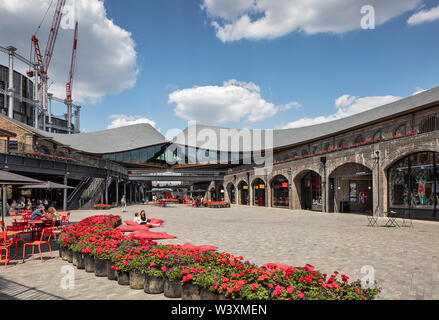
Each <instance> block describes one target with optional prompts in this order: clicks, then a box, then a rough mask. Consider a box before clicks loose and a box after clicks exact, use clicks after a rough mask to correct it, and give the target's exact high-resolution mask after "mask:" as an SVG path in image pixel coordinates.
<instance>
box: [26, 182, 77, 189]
mask: <svg viewBox="0 0 439 320" xmlns="http://www.w3.org/2000/svg"><path fill="white" fill-rule="evenodd" d="M19 189H75V188H74V187H70V186H67V185H64V184H59V183H55V182H52V181H44V182H41V183H38V184H30V185H25V186H22V187H20V188H19Z"/></svg>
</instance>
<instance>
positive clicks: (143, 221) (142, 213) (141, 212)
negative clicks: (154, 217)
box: [140, 210, 161, 227]
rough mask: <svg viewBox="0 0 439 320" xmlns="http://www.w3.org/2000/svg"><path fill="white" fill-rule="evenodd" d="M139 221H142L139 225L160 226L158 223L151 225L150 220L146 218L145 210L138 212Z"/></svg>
mask: <svg viewBox="0 0 439 320" xmlns="http://www.w3.org/2000/svg"><path fill="white" fill-rule="evenodd" d="M140 220H142V223H140V224H149V225H151V226H152V227H160V226H161V225H160V223H155V224H152V223H151V219H148V218H147V216H146V213H145V210H142V211H140Z"/></svg>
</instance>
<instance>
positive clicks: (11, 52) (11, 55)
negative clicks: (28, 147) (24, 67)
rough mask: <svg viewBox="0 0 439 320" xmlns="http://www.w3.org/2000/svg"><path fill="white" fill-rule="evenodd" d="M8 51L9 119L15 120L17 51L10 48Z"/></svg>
mask: <svg viewBox="0 0 439 320" xmlns="http://www.w3.org/2000/svg"><path fill="white" fill-rule="evenodd" d="M6 49H8V51H9V86H8V95H9V104H8V117H9V118H11V119H12V118H14V93H15V88H14V54H15V51H17V49H16V48H14V47H12V46H9V47H7V48H6Z"/></svg>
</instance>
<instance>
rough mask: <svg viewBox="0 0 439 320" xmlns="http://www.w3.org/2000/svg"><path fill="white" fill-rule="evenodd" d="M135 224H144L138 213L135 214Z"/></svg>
mask: <svg viewBox="0 0 439 320" xmlns="http://www.w3.org/2000/svg"><path fill="white" fill-rule="evenodd" d="M133 221H134V222H135V223H137V224H142V222H143V221H142V219H140V217H139V213H138V212H136V213H135V214H134V220H133Z"/></svg>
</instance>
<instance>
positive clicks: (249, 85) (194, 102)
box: [169, 79, 300, 124]
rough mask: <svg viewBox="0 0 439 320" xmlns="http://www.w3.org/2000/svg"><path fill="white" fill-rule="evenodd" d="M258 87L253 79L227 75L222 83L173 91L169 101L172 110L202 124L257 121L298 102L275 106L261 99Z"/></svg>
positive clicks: (180, 115)
mask: <svg viewBox="0 0 439 320" xmlns="http://www.w3.org/2000/svg"><path fill="white" fill-rule="evenodd" d="M260 91H261V89H260V87H259V86H258V85H256V84H254V83H253V82H243V81H238V80H235V79H231V80H228V81H225V82H224V83H223V85H222V86H204V87H194V88H189V89H183V90H177V91H174V92H172V93H171V94H170V95H169V103H175V104H177V106H176V107H175V109H174V112H175V114H176V115H177V116H178V117H180V118H182V119H185V120H195V121H198V122H201V123H205V124H223V123H227V122H239V121H245V122H257V121H261V120H264V119H266V118H270V117H273V116H274V115H276V114H277V113H278V112H279V111H283V110H287V109H290V108H292V107H293V106H295V107H299V106H300V104H299V103H297V102H291V103H289V104H287V105H285V106H276V105H274V104H273V103H270V102H267V101H265V100H264V99H263V98H262V97H261V94H260Z"/></svg>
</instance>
